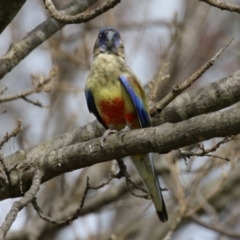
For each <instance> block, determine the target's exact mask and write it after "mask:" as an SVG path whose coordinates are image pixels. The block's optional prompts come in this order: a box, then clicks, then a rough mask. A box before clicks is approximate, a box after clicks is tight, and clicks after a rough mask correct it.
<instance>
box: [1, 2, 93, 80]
mask: <svg viewBox="0 0 240 240" xmlns="http://www.w3.org/2000/svg"><path fill="white" fill-rule="evenodd" d="M95 2H97V0H84V1H81V2H79V3H78V2H77V1H73V2H72V3H70V4H68V5H66V6H65V7H64V11H63V13H66V14H76V13H79V12H82V11H85V10H86V9H87V8H88V7H89V6H91V5H92V4H93V3H95ZM64 26H65V24H64V23H61V22H59V21H57V20H55V19H53V18H52V17H49V18H48V19H47V20H46V21H44V22H43V23H41V24H40V25H38V26H37V27H36V28H35V29H33V30H32V31H31V32H30V33H28V34H27V35H26V36H25V37H24V38H23V39H22V40H20V41H19V42H17V43H15V44H13V45H12V46H11V47H10V49H9V50H8V52H7V53H6V54H5V55H4V56H3V57H2V58H1V59H0V79H2V78H3V77H4V75H5V74H6V73H8V72H10V71H11V70H12V69H13V68H14V67H15V66H16V65H17V64H18V63H19V62H20V61H21V60H22V59H24V58H25V57H26V56H27V55H28V54H29V53H30V52H31V51H32V50H34V49H35V48H36V47H38V46H39V45H40V44H42V43H43V42H44V41H46V40H47V39H48V38H49V37H51V36H52V35H53V34H54V33H56V32H57V31H58V30H60V29H61V28H62V27H64Z"/></svg>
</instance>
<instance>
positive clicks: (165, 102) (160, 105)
mask: <svg viewBox="0 0 240 240" xmlns="http://www.w3.org/2000/svg"><path fill="white" fill-rule="evenodd" d="M232 41H233V39H231V40H230V41H229V42H228V43H227V45H226V46H225V47H223V48H222V49H221V50H220V51H219V52H218V53H217V54H216V55H215V56H214V57H212V58H211V59H210V60H209V61H207V62H206V63H205V64H204V65H203V66H202V67H201V68H200V69H199V70H198V71H196V72H195V73H194V74H193V75H192V76H191V77H190V78H188V79H187V80H185V81H184V82H183V83H181V84H180V85H174V86H173V88H172V91H171V92H170V93H169V94H168V95H167V96H166V97H164V98H163V99H162V100H161V101H160V102H158V103H157V104H156V105H155V106H154V107H152V108H151V110H150V115H151V117H154V116H155V115H157V114H158V113H160V112H162V110H163V109H164V108H165V107H166V106H167V105H168V104H169V103H170V102H171V101H172V100H174V99H175V98H176V97H177V96H178V95H179V94H180V93H182V92H183V91H184V90H186V89H187V88H188V87H190V86H191V85H192V84H193V83H194V82H195V81H196V80H197V79H199V78H200V77H201V76H202V75H203V74H204V73H205V72H206V71H207V70H208V69H209V68H210V67H211V66H213V64H214V63H215V62H216V60H217V59H218V57H219V56H220V55H221V53H222V52H223V51H224V50H225V49H226V48H227V47H228V46H229V45H230V43H231V42H232Z"/></svg>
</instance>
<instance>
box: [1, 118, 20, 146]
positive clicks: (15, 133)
mask: <svg viewBox="0 0 240 240" xmlns="http://www.w3.org/2000/svg"><path fill="white" fill-rule="evenodd" d="M21 129H22V120H21V119H18V125H17V127H16V128H15V129H14V130H13V131H12V132H11V133H10V134H8V133H6V135H5V136H4V138H3V140H2V141H1V142H0V149H1V148H2V147H3V145H4V144H5V143H6V142H8V141H9V139H10V138H12V137H16V136H17V134H18V133H19V132H20V130H21Z"/></svg>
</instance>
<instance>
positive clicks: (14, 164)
mask: <svg viewBox="0 0 240 240" xmlns="http://www.w3.org/2000/svg"><path fill="white" fill-rule="evenodd" d="M239 123H240V109H233V110H228V111H225V112H216V113H210V114H206V115H202V116H198V117H194V118H192V119H190V120H186V121H183V122H180V123H176V124H170V123H168V124H164V125H161V126H158V127H153V128H146V129H140V130H134V131H129V132H127V133H125V135H124V136H123V135H122V134H113V135H111V136H109V137H108V138H107V140H106V142H105V145H104V148H102V147H101V146H100V141H101V138H98V139H94V140H90V141H87V142H81V143H77V144H74V145H70V146H67V147H62V148H59V149H54V150H51V151H49V152H47V153H45V152H44V151H42V152H41V153H37V155H35V154H32V153H31V152H29V153H24V151H22V158H21V161H19V159H14V158H13V159H11V160H13V161H8V160H9V159H8V158H6V159H5V165H6V166H7V168H8V169H12V170H11V173H10V175H11V182H12V186H11V187H9V186H8V185H6V183H5V182H4V181H2V182H0V184H1V194H0V199H1V200H3V199H6V198H9V197H17V196H21V191H20V186H19V183H20V177H19V175H20V174H21V179H22V187H23V191H26V189H27V188H28V187H29V185H30V179H31V177H32V176H33V171H32V170H31V169H32V168H39V169H41V170H42V171H43V172H44V173H45V175H44V177H43V180H42V182H45V181H48V180H49V179H51V178H53V177H55V176H58V175H60V174H62V173H65V172H69V171H73V170H76V169H79V168H84V167H89V166H92V165H94V164H96V163H100V162H105V161H109V160H111V159H115V158H123V157H125V156H129V155H134V154H145V153H148V152H157V153H161V154H163V153H167V152H170V151H171V150H174V149H178V148H181V147H184V146H187V145H190V144H194V143H197V142H200V141H203V140H208V139H211V138H214V137H226V136H229V135H234V134H239V133H240V124H239ZM43 148H44V144H42V149H43ZM41 154H42V155H41ZM30 156H31V157H30ZM19 173H20V174H19Z"/></svg>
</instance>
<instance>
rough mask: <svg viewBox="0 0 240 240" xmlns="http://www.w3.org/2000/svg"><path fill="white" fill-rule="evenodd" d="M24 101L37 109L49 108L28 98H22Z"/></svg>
mask: <svg viewBox="0 0 240 240" xmlns="http://www.w3.org/2000/svg"><path fill="white" fill-rule="evenodd" d="M21 98H22V99H23V100H24V101H26V102H28V103H31V104H33V105H35V106H37V107H41V108H49V106H45V105H43V104H42V103H41V102H39V101H38V100H37V101H33V100H31V99H29V98H27V97H21Z"/></svg>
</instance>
